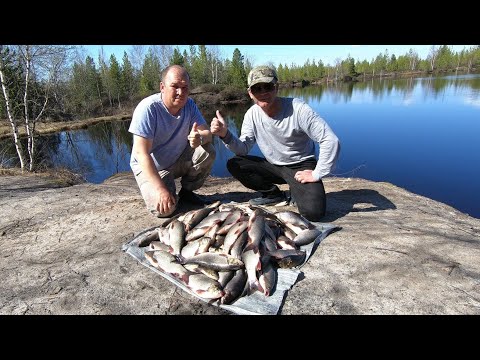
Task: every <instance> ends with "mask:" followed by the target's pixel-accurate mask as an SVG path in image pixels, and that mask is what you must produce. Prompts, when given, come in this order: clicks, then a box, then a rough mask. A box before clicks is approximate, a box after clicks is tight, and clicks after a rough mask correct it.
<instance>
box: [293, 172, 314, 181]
mask: <svg viewBox="0 0 480 360" xmlns="http://www.w3.org/2000/svg"><path fill="white" fill-rule="evenodd" d="M295 180H297V181H298V182H299V183H302V184H306V183H313V182H317V180H315V179H314V178H313V170H302V171H297V172H296V173H295Z"/></svg>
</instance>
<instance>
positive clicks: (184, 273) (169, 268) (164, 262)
mask: <svg viewBox="0 0 480 360" xmlns="http://www.w3.org/2000/svg"><path fill="white" fill-rule="evenodd" d="M145 258H146V259H147V260H148V261H149V262H150V264H152V265H153V266H154V267H156V268H158V269H160V270H162V271H164V272H166V273H169V274H171V275H172V276H174V277H176V278H177V279H179V280H181V281H182V282H183V283H187V282H188V277H189V276H190V274H191V272H190V271H188V270H187V269H185V267H184V266H183V265H182V264H179V263H178V262H177V259H176V257H175V256H174V255H172V254H170V253H168V252H166V251H162V250H157V251H145Z"/></svg>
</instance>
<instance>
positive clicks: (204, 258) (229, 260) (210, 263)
mask: <svg viewBox="0 0 480 360" xmlns="http://www.w3.org/2000/svg"><path fill="white" fill-rule="evenodd" d="M180 261H181V263H182V264H197V265H200V266H202V267H204V268H207V269H213V270H217V271H226V270H237V269H241V268H243V267H244V264H243V262H242V261H241V260H239V259H237V258H235V257H233V256H231V255H227V254H222V253H213V252H208V253H203V254H198V255H195V256H192V257H190V258H187V259H180Z"/></svg>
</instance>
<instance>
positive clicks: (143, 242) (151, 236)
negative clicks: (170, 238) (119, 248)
mask: <svg viewBox="0 0 480 360" xmlns="http://www.w3.org/2000/svg"><path fill="white" fill-rule="evenodd" d="M156 240H158V229H155V230H154V231H152V232H150V233H148V234H146V236H143V237H141V238H140V239H139V240H138V242H137V246H138V247H145V246H148V245H149V244H150V243H151V242H152V241H156Z"/></svg>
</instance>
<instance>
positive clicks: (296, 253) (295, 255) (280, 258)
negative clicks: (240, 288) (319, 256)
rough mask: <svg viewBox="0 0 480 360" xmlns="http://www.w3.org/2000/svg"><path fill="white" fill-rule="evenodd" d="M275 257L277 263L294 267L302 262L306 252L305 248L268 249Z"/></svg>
mask: <svg viewBox="0 0 480 360" xmlns="http://www.w3.org/2000/svg"><path fill="white" fill-rule="evenodd" d="M266 254H267V255H270V256H271V257H272V258H274V259H275V261H276V262H277V265H278V266H279V267H281V268H292V267H295V266H298V265H300V264H302V262H303V261H304V260H305V256H306V252H305V251H303V250H284V249H278V250H275V251H267V252H266Z"/></svg>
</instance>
